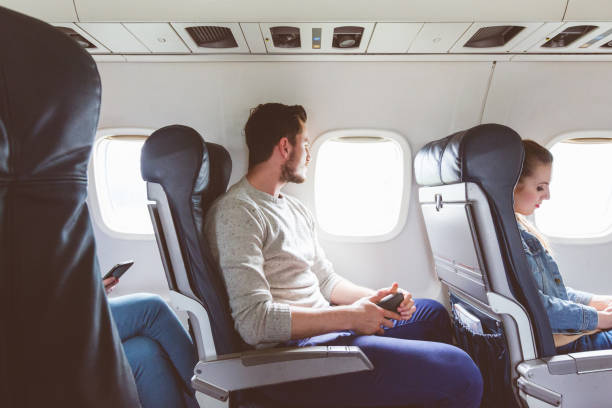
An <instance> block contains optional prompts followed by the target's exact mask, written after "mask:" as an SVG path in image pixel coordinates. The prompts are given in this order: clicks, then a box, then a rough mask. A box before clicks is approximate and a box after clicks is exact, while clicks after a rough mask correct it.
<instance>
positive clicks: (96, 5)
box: [13, 0, 567, 22]
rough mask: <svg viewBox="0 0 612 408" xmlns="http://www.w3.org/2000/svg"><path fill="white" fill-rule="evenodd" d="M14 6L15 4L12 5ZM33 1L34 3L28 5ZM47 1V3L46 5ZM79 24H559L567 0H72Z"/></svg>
mask: <svg viewBox="0 0 612 408" xmlns="http://www.w3.org/2000/svg"><path fill="white" fill-rule="evenodd" d="M13 1H15V2H17V1H20V0H13ZM30 1H32V2H34V0H30ZM47 1H49V0H47ZM74 2H75V4H76V9H77V12H78V15H79V18H80V21H118V22H126V21H130V22H159V21H177V22H188V21H208V22H210V21H221V22H232V21H247V22H249V21H259V22H274V21H298V22H306V21H323V22H334V21H353V22H355V21H370V22H371V21H377V22H398V21H406V22H449V21H452V22H473V21H492V22H507V21H527V22H535V21H561V20H562V19H563V13H564V12H565V6H566V3H567V0H537V1H533V0H512V1H492V0H411V1H397V0H378V1H376V2H372V1H371V0H334V1H329V0H310V1H301V2H298V1H287V0H261V1H253V0H233V1H227V0H173V1H168V0H130V1H125V0H105V1H100V0H74Z"/></svg>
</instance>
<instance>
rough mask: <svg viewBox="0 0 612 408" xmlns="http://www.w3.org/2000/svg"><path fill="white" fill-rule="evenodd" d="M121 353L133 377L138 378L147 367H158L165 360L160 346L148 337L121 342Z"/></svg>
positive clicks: (138, 337) (137, 337)
mask: <svg viewBox="0 0 612 408" xmlns="http://www.w3.org/2000/svg"><path fill="white" fill-rule="evenodd" d="M123 351H124V352H125V355H126V357H127V359H128V362H129V363H130V367H131V368H132V371H133V374H134V377H139V376H141V375H142V373H143V372H145V371H147V370H148V369H149V367H156V366H159V364H160V362H161V361H164V360H165V359H166V356H165V352H164V351H163V349H162V348H161V346H160V345H159V344H158V343H157V342H156V341H155V340H152V339H150V338H148V337H143V336H136V337H132V338H130V339H128V340H126V341H125V342H123Z"/></svg>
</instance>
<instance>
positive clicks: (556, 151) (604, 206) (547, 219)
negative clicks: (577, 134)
mask: <svg viewBox="0 0 612 408" xmlns="http://www.w3.org/2000/svg"><path fill="white" fill-rule="evenodd" d="M550 150H551V152H552V154H553V156H554V163H553V174H552V182H551V185H550V194H551V199H550V201H547V202H544V204H543V205H542V208H541V210H539V211H536V215H535V219H536V224H537V226H538V228H539V229H540V230H541V231H542V232H543V233H544V234H546V235H548V236H551V237H562V238H596V237H602V236H604V235H608V234H609V233H610V232H611V230H612V179H610V175H611V174H612V160H610V157H612V139H607V138H590V139H568V140H564V141H562V142H559V143H556V144H555V145H554V146H553V147H552V148H551V149H550Z"/></svg>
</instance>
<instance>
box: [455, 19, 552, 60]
mask: <svg viewBox="0 0 612 408" xmlns="http://www.w3.org/2000/svg"><path fill="white" fill-rule="evenodd" d="M541 25H542V23H515V22H513V23H474V24H472V26H471V27H470V28H469V29H468V30H467V31H466V32H465V33H464V34H463V35H462V36H461V37H460V38H459V40H458V41H457V43H456V44H455V45H454V46H453V47H452V48H451V50H450V52H453V53H504V52H510V50H511V49H513V48H514V47H516V46H517V45H518V44H520V43H521V42H522V41H524V40H525V39H526V38H527V37H529V36H530V35H531V34H533V32H535V31H536V30H537V29H538V28H539V27H540V26H541Z"/></svg>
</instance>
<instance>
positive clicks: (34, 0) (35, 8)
mask: <svg viewBox="0 0 612 408" xmlns="http://www.w3.org/2000/svg"><path fill="white" fill-rule="evenodd" d="M0 6H2V7H6V8H9V9H11V10H15V11H18V12H19V13H23V14H27V15H28V16H31V17H35V18H38V19H41V20H44V21H46V22H48V23H56V22H60V23H61V22H64V21H70V22H72V21H78V17H77V14H76V10H75V8H74V3H73V2H72V0H44V1H41V0H0Z"/></svg>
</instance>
